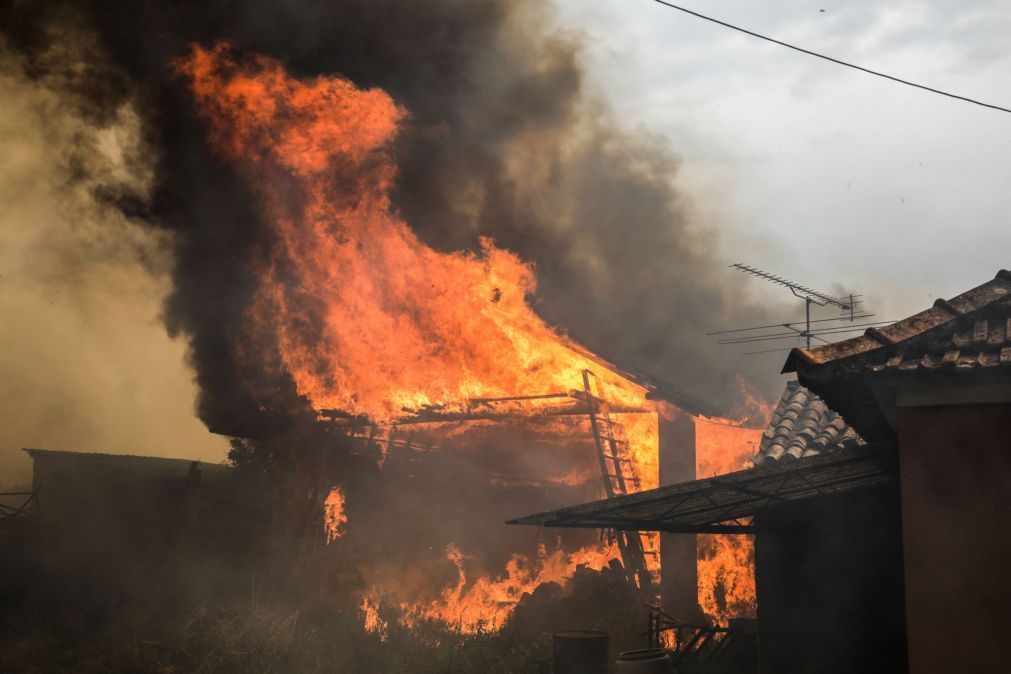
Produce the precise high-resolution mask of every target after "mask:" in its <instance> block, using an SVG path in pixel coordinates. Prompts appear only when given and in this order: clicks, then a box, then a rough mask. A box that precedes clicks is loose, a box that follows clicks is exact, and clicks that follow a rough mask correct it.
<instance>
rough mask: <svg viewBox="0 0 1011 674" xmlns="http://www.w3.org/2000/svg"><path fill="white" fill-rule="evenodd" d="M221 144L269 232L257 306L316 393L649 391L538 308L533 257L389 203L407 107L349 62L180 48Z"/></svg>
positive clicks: (386, 413)
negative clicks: (454, 232) (426, 223)
mask: <svg viewBox="0 0 1011 674" xmlns="http://www.w3.org/2000/svg"><path fill="white" fill-rule="evenodd" d="M176 67H177V69H178V71H179V73H181V75H182V76H184V77H185V78H187V80H188V81H189V84H190V88H191V91H192V93H193V97H194V99H195V101H196V105H197V109H198V112H199V114H200V115H201V116H202V117H203V118H204V119H205V120H206V122H207V123H208V125H209V127H210V131H211V141H212V143H213V145H214V147H215V149H216V150H217V152H218V153H219V154H220V155H221V156H223V157H224V158H225V159H227V160H228V161H230V162H232V163H233V164H234V165H235V166H236V167H237V168H238V169H239V171H240V172H241V173H242V175H244V176H245V177H246V179H247V180H248V181H249V182H250V184H251V185H252V187H253V188H254V190H255V192H256V195H257V197H258V199H259V201H260V205H261V208H262V211H263V214H264V216H265V220H267V222H268V223H269V226H270V228H271V230H272V234H273V237H274V240H273V241H272V242H271V244H272V245H271V246H270V250H269V252H268V253H267V254H266V260H265V261H264V262H263V264H262V269H261V278H260V288H259V291H258V294H257V297H256V301H255V303H254V306H253V310H252V316H251V318H252V322H253V324H254V325H256V326H257V327H258V328H259V329H260V330H261V331H262V332H263V333H264V334H268V335H270V336H271V337H272V341H273V342H274V344H275V345H276V348H277V351H278V354H279V357H280V360H281V362H282V363H283V365H284V368H285V370H286V371H287V372H288V373H289V374H290V375H291V377H292V378H293V380H294V382H295V385H296V387H297V389H298V392H299V393H300V394H301V395H304V396H306V397H307V398H308V399H309V400H310V401H311V402H312V404H313V405H314V406H315V407H316V409H329V408H335V409H340V410H343V411H345V412H348V413H352V414H364V415H367V416H369V417H370V418H372V419H374V420H377V421H381V420H389V419H394V418H396V417H397V416H398V415H401V414H402V413H403V410H404V409H405V408H408V409H417V408H420V407H423V406H426V405H447V406H453V405H459V404H460V403H461V401H466V400H467V399H470V398H476V397H496V396H508V395H516V394H539V393H546V392H555V391H568V390H572V389H581V388H582V378H581V377H582V375H581V373H582V371H583V370H584V369H591V370H594V371H595V372H596V374H597V375H598V376H600V377H602V378H603V379H605V381H606V385H607V389H608V395H609V396H610V397H611V398H612V399H613V400H614V401H615V402H621V403H625V404H629V405H643V404H644V402H645V400H644V394H645V391H644V390H642V389H641V388H640V387H638V386H635V385H634V384H631V383H630V382H628V381H627V380H625V379H624V378H622V377H620V376H617V375H615V374H613V373H611V372H609V371H607V370H606V369H604V368H601V367H600V366H599V365H598V364H597V363H596V362H594V360H593V359H591V358H589V357H587V356H585V355H583V354H582V353H580V351H581V349H580V348H579V347H578V346H577V345H574V344H573V343H571V342H570V341H569V340H568V339H567V338H566V337H564V336H563V335H561V334H559V333H558V332H556V331H555V330H553V329H552V328H550V327H549V326H548V325H547V324H546V323H545V322H544V321H543V320H542V319H541V318H540V317H538V316H537V314H536V313H534V311H533V309H532V308H531V307H530V305H529V303H528V298H529V297H530V296H531V295H532V294H533V293H534V291H535V290H536V281H535V278H534V272H533V268H532V267H531V266H530V265H529V264H527V263H525V262H523V261H522V260H520V259H519V258H518V257H517V256H516V255H514V254H513V253H510V252H508V251H505V250H502V249H500V248H497V247H496V246H495V244H494V243H493V242H492V241H491V240H489V239H482V240H481V241H480V249H481V250H480V253H472V252H448V253H445V252H439V251H436V250H433V249H432V248H430V247H429V246H427V245H425V244H424V243H423V242H421V240H419V239H418V237H417V236H416V235H415V234H414V232H413V231H412V230H411V229H410V227H409V226H408V225H407V223H406V222H404V221H403V220H402V219H401V218H400V217H399V216H398V214H397V213H396V211H395V209H394V208H393V207H392V205H391V197H390V194H391V190H392V189H393V187H394V184H395V181H396V176H397V169H396V165H395V163H394V159H393V156H392V151H391V143H392V141H393V140H394V138H395V137H396V135H397V131H398V129H399V128H400V126H401V125H402V124H403V122H404V120H405V119H407V116H408V113H407V112H406V111H405V110H404V109H403V108H402V107H400V106H399V105H397V104H396V103H395V102H394V101H393V99H392V98H390V96H389V95H387V94H386V93H385V92H383V91H381V90H379V89H369V90H362V89H358V88H357V87H355V86H354V85H353V84H352V83H351V82H349V81H347V80H345V79H343V78H340V77H317V78H315V79H312V80H308V81H302V80H298V79H294V78H292V77H289V76H288V74H287V73H285V71H284V70H283V69H282V67H281V66H280V64H278V63H277V62H275V61H273V60H271V59H268V58H265V57H262V56H258V57H254V58H252V59H251V60H249V61H248V62H245V63H243V64H239V63H236V62H235V61H234V60H233V59H232V58H231V56H230V54H229V50H228V47H227V46H225V45H218V46H216V47H214V48H212V49H204V48H202V47H194V48H193V51H192V53H191V54H190V55H189V56H188V57H187V58H185V59H183V60H181V61H179V62H178V63H177V66H176Z"/></svg>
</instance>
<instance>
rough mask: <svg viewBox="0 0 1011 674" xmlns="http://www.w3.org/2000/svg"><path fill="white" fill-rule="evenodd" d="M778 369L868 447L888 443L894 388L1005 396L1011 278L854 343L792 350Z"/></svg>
mask: <svg viewBox="0 0 1011 674" xmlns="http://www.w3.org/2000/svg"><path fill="white" fill-rule="evenodd" d="M783 371H784V372H796V373H797V379H798V381H800V383H801V384H803V385H804V386H806V387H807V388H809V389H810V390H811V391H813V392H815V393H816V394H817V395H818V396H820V397H821V398H822V399H823V400H824V401H825V402H826V403H827V404H828V405H829V406H830V407H831V408H832V409H833V410H835V411H836V412H838V413H840V414H842V415H843V416H844V417H845V418H846V421H847V422H848V423H849V424H851V425H852V426H853V427H854V428H855V429H856V430H857V431H858V432H859V433H860V435H861V436H862V437H863V438H864V439H865V440H867V441H868V442H878V441H887V440H889V439H891V438H894V435H895V427H894V423H893V422H894V419H893V418H891V415H892V414H893V410H894V408H895V405H896V402H895V400H894V396H895V395H896V391H897V390H898V389H899V388H902V389H904V390H907V391H914V390H919V391H920V392H921V393H922V392H924V391H927V390H928V388H929V389H932V390H934V391H938V390H941V389H945V390H947V391H949V392H951V391H953V390H954V388H953V387H956V386H958V387H961V389H960V390H962V391H969V390H972V387H977V388H978V387H981V386H985V387H987V389H988V390H989V391H991V392H990V393H989V394H988V395H990V396H991V397H992V396H993V395H995V394H994V393H993V391H994V390H1002V391H1011V272H1008V271H1000V272H998V273H997V275H996V276H995V277H994V279H993V280H991V281H988V282H986V283H984V284H983V285H981V286H978V287H976V288H973V289H972V290H969V291H967V292H964V293H962V294H961V295H958V296H957V297H954V298H952V299H950V300H937V301H936V302H934V305H933V306H932V307H931V308H929V309H927V310H926V311H921V312H920V313H918V314H916V315H915V316H910V317H909V318H906V319H904V320H901V321H898V322H896V323H893V324H891V325H889V326H887V327H884V328H870V329H868V330H867V331H866V332H865V333H864V334H863V335H861V336H860V337H854V338H853V339H847V340H845V341H842V342H837V343H835V344H828V345H826V346H820V347H818V348H814V349H794V350H793V351H791V352H790V356H789V358H788V359H787V361H786V364H785V365H784V366H783ZM956 379H957V382H956V381H955V380H956ZM921 387H922V388H921ZM942 398H943V397H942ZM942 398H937V399H938V400H940V399H942Z"/></svg>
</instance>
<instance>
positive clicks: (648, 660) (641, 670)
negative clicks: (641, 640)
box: [614, 648, 674, 674]
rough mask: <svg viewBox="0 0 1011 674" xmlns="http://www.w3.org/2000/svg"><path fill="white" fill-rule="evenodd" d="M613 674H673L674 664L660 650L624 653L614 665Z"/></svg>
mask: <svg viewBox="0 0 1011 674" xmlns="http://www.w3.org/2000/svg"><path fill="white" fill-rule="evenodd" d="M614 674H674V664H673V663H672V662H671V659H670V656H669V655H667V651H665V650H664V649H662V648H644V649H642V650H638V651H625V652H624V653H621V654H620V655H618V661H617V662H615V663H614Z"/></svg>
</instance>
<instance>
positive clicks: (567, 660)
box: [554, 631, 611, 674]
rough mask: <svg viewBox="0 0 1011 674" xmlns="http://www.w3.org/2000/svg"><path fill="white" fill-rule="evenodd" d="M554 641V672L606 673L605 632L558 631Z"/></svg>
mask: <svg viewBox="0 0 1011 674" xmlns="http://www.w3.org/2000/svg"><path fill="white" fill-rule="evenodd" d="M554 641H555V648H554V651H555V652H554V674H608V663H609V661H610V656H609V649H610V647H611V637H610V636H609V635H608V634H607V632H593V631H574V632H559V633H558V634H556V635H555V638H554Z"/></svg>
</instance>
